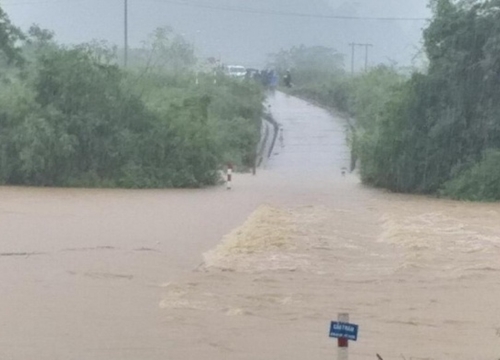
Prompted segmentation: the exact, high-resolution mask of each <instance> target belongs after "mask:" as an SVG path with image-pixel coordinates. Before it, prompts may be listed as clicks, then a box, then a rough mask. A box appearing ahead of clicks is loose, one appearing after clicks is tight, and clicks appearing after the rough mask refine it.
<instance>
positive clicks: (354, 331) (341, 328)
mask: <svg viewBox="0 0 500 360" xmlns="http://www.w3.org/2000/svg"><path fill="white" fill-rule="evenodd" d="M337 319H338V321H332V323H331V324H330V337H331V338H337V341H338V360H348V359H349V352H348V350H349V340H352V341H357V340H358V325H355V324H350V323H349V314H347V313H340V314H339V315H338V318H337Z"/></svg>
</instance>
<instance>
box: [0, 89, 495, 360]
mask: <svg viewBox="0 0 500 360" xmlns="http://www.w3.org/2000/svg"><path fill="white" fill-rule="evenodd" d="M270 104H271V107H272V109H273V112H274V115H275V117H276V118H277V120H278V121H280V122H281V124H282V126H283V128H284V134H285V138H284V146H283V147H280V148H279V149H277V151H276V152H275V155H274V156H273V158H272V159H271V160H270V161H269V162H268V164H267V165H266V169H265V170H261V171H259V172H258V174H257V176H256V177H252V176H250V175H235V179H234V189H233V190H232V191H225V190H224V189H222V188H220V189H208V190H197V191H121V190H118V191H109V190H51V189H22V188H2V189H0V199H1V202H0V231H1V232H0V238H1V242H0V296H1V299H2V307H0V319H2V326H1V327H0V339H1V341H2V347H0V358H2V359H4V358H5V359H23V360H24V359H35V358H36V359H47V360H49V359H51V360H52V359H87V358H88V359H197V358H203V359H214V360H215V359H248V360H250V359H252V360H254V359H277V358H278V359H280V358H286V359H297V360H298V359H328V358H334V357H335V356H336V343H335V341H332V340H331V339H329V338H328V326H329V321H330V320H333V319H335V318H336V316H337V313H338V312H345V311H347V312H349V313H350V315H351V320H352V321H353V322H356V323H358V324H359V325H360V334H359V341H358V342H357V343H354V344H351V346H350V350H349V351H350V357H351V359H376V355H375V354H377V353H378V354H380V355H382V356H383V358H384V359H403V358H404V359H408V360H409V359H464V360H465V359H498V358H499V357H500V337H499V336H500V335H499V334H500V312H499V311H498V308H499V305H498V303H499V299H500V286H498V280H497V279H498V276H499V274H500V266H499V264H500V263H499V260H498V259H499V258H500V257H499V255H500V253H499V252H500V221H499V218H500V217H499V213H500V207H499V206H498V205H497V204H467V203H459V202H452V201H443V200H436V199H429V198H423V197H414V196H404V195H393V194H387V193H383V192H379V191H375V190H371V189H367V188H364V187H363V186H361V185H360V184H359V181H358V180H357V179H356V177H355V176H353V175H348V176H346V177H342V176H341V172H340V169H341V167H342V166H344V165H345V164H346V162H347V163H348V159H347V158H346V154H348V152H347V150H346V148H345V135H344V133H343V126H344V125H343V123H342V122H341V121H340V120H335V119H333V118H332V116H331V115H330V114H328V113H327V112H325V111H323V110H319V109H317V108H315V107H313V106H311V105H308V104H306V103H305V102H302V101H298V100H296V99H293V98H287V97H285V96H284V95H281V94H279V93H278V94H277V95H276V97H275V98H274V99H271V100H270Z"/></svg>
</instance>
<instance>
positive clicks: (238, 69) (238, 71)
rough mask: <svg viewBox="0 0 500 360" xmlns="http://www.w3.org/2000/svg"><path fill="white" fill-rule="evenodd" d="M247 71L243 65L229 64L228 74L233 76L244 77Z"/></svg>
mask: <svg viewBox="0 0 500 360" xmlns="http://www.w3.org/2000/svg"><path fill="white" fill-rule="evenodd" d="M246 73H247V69H245V67H244V66H241V65H228V66H227V74H228V75H229V76H231V77H236V78H244V77H245V75H246Z"/></svg>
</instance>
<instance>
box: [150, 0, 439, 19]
mask: <svg viewBox="0 0 500 360" xmlns="http://www.w3.org/2000/svg"><path fill="white" fill-rule="evenodd" d="M145 1H151V2H160V3H164V4H172V5H181V6H189V7H197V8H202V9H212V10H223V11H231V12H240V13H247V14H261V15H279V16H292V17H306V18H315V19H336V20H381V21H427V20H430V19H428V18H417V17H385V16H382V17H377V16H343V15H326V14H308V13H298V12H288V11H277V10H263V9H255V8H248V7H234V6H219V5H208V4H202V3H196V2H185V1H173V0H145Z"/></svg>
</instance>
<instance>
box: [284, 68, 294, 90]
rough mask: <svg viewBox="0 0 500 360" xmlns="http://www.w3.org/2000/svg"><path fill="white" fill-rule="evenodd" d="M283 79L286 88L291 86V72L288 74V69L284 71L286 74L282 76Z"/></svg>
mask: <svg viewBox="0 0 500 360" xmlns="http://www.w3.org/2000/svg"><path fill="white" fill-rule="evenodd" d="M283 81H284V82H285V86H286V87H287V88H291V87H292V74H290V70H287V71H286V74H285V76H284V77H283Z"/></svg>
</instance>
